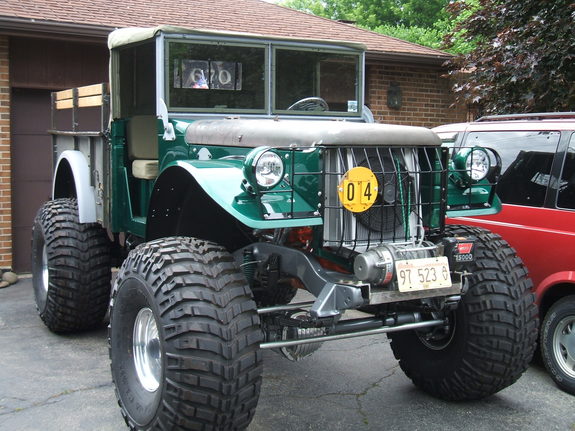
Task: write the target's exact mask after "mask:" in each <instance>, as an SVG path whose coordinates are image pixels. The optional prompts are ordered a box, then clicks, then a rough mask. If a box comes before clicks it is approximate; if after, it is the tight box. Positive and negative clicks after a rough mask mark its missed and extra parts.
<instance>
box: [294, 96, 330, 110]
mask: <svg viewBox="0 0 575 431" xmlns="http://www.w3.org/2000/svg"><path fill="white" fill-rule="evenodd" d="M288 111H329V105H328V104H327V102H326V101H325V100H323V99H322V98H321V97H306V98H305V99H301V100H298V101H297V102H295V103H294V104H293V105H291V106H290V107H289V108H288Z"/></svg>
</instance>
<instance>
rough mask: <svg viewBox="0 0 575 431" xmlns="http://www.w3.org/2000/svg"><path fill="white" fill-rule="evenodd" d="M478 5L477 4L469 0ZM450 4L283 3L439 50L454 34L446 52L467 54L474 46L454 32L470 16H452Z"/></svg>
mask: <svg viewBox="0 0 575 431" xmlns="http://www.w3.org/2000/svg"><path fill="white" fill-rule="evenodd" d="M467 1H468V2H470V3H471V4H476V3H477V1H478V0H467ZM448 3H449V0H361V1H358V0H284V1H283V3H281V4H282V5H284V6H287V7H290V8H292V9H297V10H301V11H304V12H307V13H311V14H314V15H318V16H323V17H326V18H330V19H335V20H346V21H353V22H355V24H356V25H357V26H358V27H362V28H366V29H369V30H373V31H376V32H378V33H382V34H385V35H388V36H393V37H396V38H398V39H402V40H406V41H409V42H413V43H417V44H420V45H424V46H428V47H431V48H436V49H443V48H445V45H444V38H445V36H446V35H447V34H452V36H451V38H450V43H449V46H448V47H447V50H448V51H449V52H452V53H454V54H458V53H462V52H468V51H469V50H470V49H471V48H472V46H471V45H470V44H469V43H468V42H467V41H465V40H463V39H462V38H461V37H459V35H458V34H457V33H456V32H454V27H455V26H456V25H457V23H458V22H459V21H460V20H462V19H464V18H465V17H466V14H469V13H470V12H464V13H463V14H462V15H458V16H452V15H450V14H449V13H448V12H447V9H446V6H447V5H448Z"/></svg>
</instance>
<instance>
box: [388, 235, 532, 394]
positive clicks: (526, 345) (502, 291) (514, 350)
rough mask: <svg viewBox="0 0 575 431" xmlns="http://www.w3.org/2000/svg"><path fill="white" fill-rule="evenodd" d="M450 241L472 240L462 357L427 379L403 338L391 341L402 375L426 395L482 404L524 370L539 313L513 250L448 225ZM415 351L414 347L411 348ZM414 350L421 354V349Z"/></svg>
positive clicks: (498, 241)
mask: <svg viewBox="0 0 575 431" xmlns="http://www.w3.org/2000/svg"><path fill="white" fill-rule="evenodd" d="M446 234H447V235H448V236H475V237H476V238H477V239H478V241H476V246H475V253H476V255H475V256H476V260H475V262H474V263H473V264H472V265H471V266H470V267H468V268H467V270H468V271H469V272H471V274H472V275H471V276H469V277H468V281H469V290H468V291H467V293H466V294H465V295H464V296H463V299H462V301H461V303H460V304H459V307H464V315H465V317H464V320H465V322H456V325H457V324H459V325H461V324H463V325H465V331H466V334H465V341H464V348H463V349H464V351H463V352H460V354H461V356H460V359H459V360H455V358H454V360H453V361H445V368H446V369H447V370H446V371H442V372H439V373H435V374H434V373H427V372H426V371H424V370H422V366H423V367H424V365H422V361H421V360H420V359H419V358H413V357H410V355H413V354H414V351H413V350H412V351H411V352H409V349H408V348H407V347H406V346H405V345H403V343H404V342H405V336H404V335H403V334H401V333H398V334H397V335H392V336H391V337H390V338H391V339H392V342H391V347H392V349H393V351H394V354H395V357H396V359H398V360H399V363H400V366H401V368H402V369H403V371H404V372H405V374H406V375H407V376H408V377H409V378H411V380H412V381H413V382H414V384H415V385H416V386H418V387H420V388H422V389H423V390H425V391H426V392H428V393H431V394H432V395H434V396H437V397H439V398H442V399H447V400H471V399H480V398H484V397H486V396H489V395H491V394H493V393H496V392H498V391H500V390H501V389H504V388H505V387H507V386H509V385H511V384H512V383H514V382H515V381H516V380H517V379H518V378H519V377H520V376H521V375H522V373H523V372H524V371H525V370H526V369H527V367H528V365H529V362H530V360H531V358H532V356H533V352H534V350H535V346H536V340H537V328H538V319H537V309H536V306H535V303H534V295H533V293H532V291H531V290H532V282H531V280H530V279H529V277H528V273H527V270H526V269H525V267H524V265H523V263H522V261H521V259H519V258H518V257H517V255H516V253H515V250H514V249H513V248H512V247H510V246H509V244H508V243H507V242H505V241H504V240H503V239H502V238H501V237H500V236H499V235H497V234H494V233H491V232H489V231H487V230H485V229H481V228H477V227H471V226H459V225H448V226H446ZM411 347H412V348H413V345H412V346H411ZM417 348H425V347H424V346H423V344H421V346H418V347H417Z"/></svg>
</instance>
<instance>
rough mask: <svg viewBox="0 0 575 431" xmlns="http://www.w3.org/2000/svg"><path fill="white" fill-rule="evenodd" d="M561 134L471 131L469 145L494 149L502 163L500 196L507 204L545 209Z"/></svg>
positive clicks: (550, 132) (552, 132) (498, 185)
mask: <svg viewBox="0 0 575 431" xmlns="http://www.w3.org/2000/svg"><path fill="white" fill-rule="evenodd" d="M559 136H560V134H559V132H554V131H510V132H509V131H506V132H471V133H470V134H469V135H468V137H467V140H466V143H465V145H466V146H475V145H477V146H482V147H488V148H493V149H494V150H495V151H497V152H498V153H499V155H500V156H501V161H502V168H501V178H500V180H499V182H498V184H497V194H498V196H499V197H500V198H501V200H502V202H503V203H507V204H516V205H526V206H532V207H541V206H543V204H544V201H545V194H546V192H547V186H548V185H549V180H550V176H551V165H552V163H553V158H554V157H555V152H556V150H557V144H558V143H559Z"/></svg>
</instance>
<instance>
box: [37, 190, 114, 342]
mask: <svg viewBox="0 0 575 431" xmlns="http://www.w3.org/2000/svg"><path fill="white" fill-rule="evenodd" d="M34 229H39V230H41V232H35V233H34V234H35V235H38V234H41V235H43V237H44V242H45V245H46V248H47V253H48V266H49V289H48V295H47V299H46V305H45V307H44V309H43V310H39V312H40V317H41V319H42V320H43V321H44V323H45V324H46V326H48V328H49V329H50V330H52V331H53V332H58V333H66V332H77V331H83V330H89V329H93V328H96V327H98V326H99V325H100V324H101V323H102V320H103V318H104V315H105V314H106V311H107V308H108V302H109V299H110V289H111V284H110V279H111V267H110V245H109V240H108V237H107V234H106V232H105V230H104V229H103V228H102V227H101V226H100V225H99V224H97V223H80V221H79V217H78V206H77V202H76V200H75V199H56V200H52V201H49V202H47V203H45V204H44V205H43V207H42V208H41V209H40V211H39V212H38V215H37V216H36V223H35V226H34ZM36 258H38V257H36Z"/></svg>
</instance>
